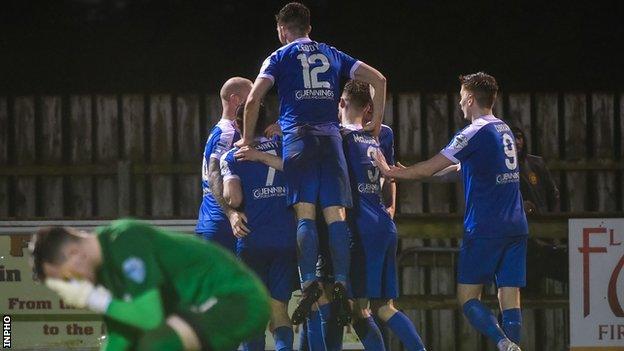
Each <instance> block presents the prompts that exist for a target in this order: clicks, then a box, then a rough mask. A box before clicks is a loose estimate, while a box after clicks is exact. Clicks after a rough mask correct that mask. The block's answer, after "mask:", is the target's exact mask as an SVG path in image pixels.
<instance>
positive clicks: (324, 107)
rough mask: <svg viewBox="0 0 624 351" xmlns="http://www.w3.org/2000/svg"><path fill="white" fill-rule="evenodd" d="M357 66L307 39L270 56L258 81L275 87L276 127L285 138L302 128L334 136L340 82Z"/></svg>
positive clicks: (285, 46)
mask: <svg viewBox="0 0 624 351" xmlns="http://www.w3.org/2000/svg"><path fill="white" fill-rule="evenodd" d="M360 63H361V62H360V61H357V60H355V59H353V58H352V57H351V56H349V55H347V54H345V53H343V52H341V51H340V50H337V49H336V48H334V47H332V46H329V45H327V44H324V43H319V42H316V41H313V40H311V39H310V38H300V39H297V40H295V41H293V42H292V43H289V44H287V45H284V46H282V47H281V48H279V49H277V50H276V51H275V52H273V53H272V54H271V55H270V56H269V57H268V58H267V59H266V60H265V61H264V63H263V64H262V68H261V69H260V74H259V75H258V77H261V78H268V79H270V80H271V81H273V83H274V84H276V85H277V92H278V95H279V99H280V117H279V123H280V126H281V127H282V131H283V132H284V134H285V137H286V138H288V134H289V133H291V132H293V129H294V128H296V127H297V126H300V125H303V124H308V125H313V126H316V127H318V130H317V131H316V133H318V134H319V135H324V134H325V135H327V134H329V135H332V134H333V135H337V134H338V131H339V129H338V124H339V122H338V102H339V101H340V81H341V78H353V74H354V72H355V70H356V68H357V67H358V66H359V64H360Z"/></svg>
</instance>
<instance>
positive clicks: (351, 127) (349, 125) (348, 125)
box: [342, 123, 362, 130]
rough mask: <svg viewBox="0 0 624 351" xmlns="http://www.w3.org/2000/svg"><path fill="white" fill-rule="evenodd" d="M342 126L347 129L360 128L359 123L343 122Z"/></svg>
mask: <svg viewBox="0 0 624 351" xmlns="http://www.w3.org/2000/svg"><path fill="white" fill-rule="evenodd" d="M342 127H343V128H345V129H348V130H362V125H361V124H351V123H343V124H342Z"/></svg>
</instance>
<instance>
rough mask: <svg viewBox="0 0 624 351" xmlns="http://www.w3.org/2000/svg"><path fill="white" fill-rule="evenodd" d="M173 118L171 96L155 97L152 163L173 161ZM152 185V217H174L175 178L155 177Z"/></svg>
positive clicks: (152, 103)
mask: <svg viewBox="0 0 624 351" xmlns="http://www.w3.org/2000/svg"><path fill="white" fill-rule="evenodd" d="M172 127H173V116H172V110H171V96H169V95H153V96H152V97H151V101H150V137H151V139H150V156H151V162H152V163H167V162H171V161H172V160H173V131H172ZM151 185H152V194H151V195H152V208H151V210H152V212H151V213H152V216H155V217H170V216H173V178H172V176H168V175H154V176H152V177H151Z"/></svg>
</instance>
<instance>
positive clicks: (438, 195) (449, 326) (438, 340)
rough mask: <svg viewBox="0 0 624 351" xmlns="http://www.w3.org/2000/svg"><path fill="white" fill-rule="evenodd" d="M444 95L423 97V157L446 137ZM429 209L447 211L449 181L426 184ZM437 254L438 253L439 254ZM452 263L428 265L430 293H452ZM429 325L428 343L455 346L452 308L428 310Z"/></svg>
mask: <svg viewBox="0 0 624 351" xmlns="http://www.w3.org/2000/svg"><path fill="white" fill-rule="evenodd" d="M448 107H449V104H448V97H447V95H446V94H430V95H426V97H425V113H426V116H427V123H426V125H427V128H426V131H427V136H428V138H427V158H429V157H431V156H433V155H435V154H436V153H438V152H439V150H441V149H442V148H443V147H444V146H445V145H446V144H447V143H448V140H449V129H450V128H449V111H448ZM428 189H429V191H428V203H429V211H430V212H434V213H448V212H449V210H450V206H449V200H450V190H451V187H450V185H449V184H443V183H429V184H428ZM430 244H431V246H435V247H450V246H451V241H450V240H448V239H447V240H444V239H442V240H437V239H434V240H431V242H430ZM439 256H441V257H439ZM448 257H449V254H448V253H438V254H433V258H434V259H436V258H447V259H448ZM453 270H454V267H450V266H445V265H442V264H439V262H438V264H435V263H434V267H432V268H431V269H430V282H429V286H430V291H431V293H432V294H441V295H447V294H449V295H450V294H454V293H455V276H454V274H453ZM430 315H431V326H432V327H433V328H432V329H431V331H430V333H429V335H431V336H432V340H431V342H430V343H429V345H430V347H431V349H433V350H451V349H454V348H455V342H456V340H455V336H456V326H455V313H454V311H453V310H436V311H432V312H431V313H430Z"/></svg>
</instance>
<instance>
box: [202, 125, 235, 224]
mask: <svg viewBox="0 0 624 351" xmlns="http://www.w3.org/2000/svg"><path fill="white" fill-rule="evenodd" d="M238 139H240V133H239V132H238V130H237V128H236V122H235V121H230V120H227V119H221V120H220V121H219V122H217V124H216V125H215V126H214V127H213V128H212V130H211V131H210V135H209V136H208V141H206V147H205V148H204V157H203V163H202V192H203V197H202V202H201V205H200V207H199V216H198V219H197V226H196V227H195V231H196V232H198V233H202V232H203V231H204V229H205V226H206V222H208V221H221V220H223V221H227V220H228V219H227V217H226V216H225V214H224V213H223V210H222V209H221V206H219V204H218V203H217V201H216V200H215V198H214V196H213V195H212V192H211V191H210V184H209V183H208V182H209V179H208V164H209V162H210V159H216V160H217V162H218V161H219V160H220V158H221V156H222V155H223V154H225V153H226V152H227V151H228V150H230V149H231V148H232V145H233V144H234V143H235V142H236V141H238Z"/></svg>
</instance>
